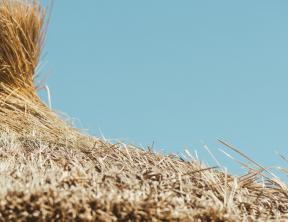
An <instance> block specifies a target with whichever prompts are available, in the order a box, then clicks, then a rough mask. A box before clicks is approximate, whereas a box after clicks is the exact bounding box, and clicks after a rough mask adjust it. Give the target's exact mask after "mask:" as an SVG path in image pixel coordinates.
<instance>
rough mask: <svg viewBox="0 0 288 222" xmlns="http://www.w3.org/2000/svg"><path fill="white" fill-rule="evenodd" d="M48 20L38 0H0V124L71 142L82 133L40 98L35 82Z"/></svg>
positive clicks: (58, 141)
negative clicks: (63, 119)
mask: <svg viewBox="0 0 288 222" xmlns="http://www.w3.org/2000/svg"><path fill="white" fill-rule="evenodd" d="M46 21H47V19H46V10H45V9H44V8H43V7H42V6H41V5H40V4H39V2H38V1H37V0H0V127H1V128H4V129H9V130H11V131H13V132H15V133H18V134H20V135H25V134H26V133H27V132H31V131H33V132H35V134H37V135H39V137H40V138H42V139H45V140H48V141H53V143H56V142H57V143H62V144H64V143H65V144H70V143H74V142H75V141H79V138H82V134H81V133H80V132H78V130H75V129H73V128H72V127H71V126H70V125H69V124H67V123H66V122H65V121H62V120H61V119H59V118H58V116H57V115H56V114H55V113H54V112H53V111H52V110H50V109H49V108H48V107H47V106H46V105H45V104H44V103H43V102H42V101H41V100H40V98H39V96H38V95H37V91H36V86H35V84H34V76H35V70H36V67H37V65H38V62H39V59H40V55H41V49H42V46H43V41H44V38H45V32H46V25H45V24H47V22H46ZM67 137H68V138H67ZM86 140H87V139H86ZM67 141H68V142H67ZM71 141H72V142H71Z"/></svg>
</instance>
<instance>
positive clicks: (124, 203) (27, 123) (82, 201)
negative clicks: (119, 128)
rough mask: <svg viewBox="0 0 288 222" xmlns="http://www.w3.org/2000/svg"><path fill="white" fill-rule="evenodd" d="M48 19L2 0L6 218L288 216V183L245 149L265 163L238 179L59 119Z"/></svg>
mask: <svg viewBox="0 0 288 222" xmlns="http://www.w3.org/2000/svg"><path fill="white" fill-rule="evenodd" d="M45 21H46V20H45V10H43V9H42V7H41V6H40V5H39V3H38V1H36V0H31V1H29V0H24V1H21V0H0V221H239V220H244V221H254V220H258V221H267V220H269V221H273V220H275V221H280V220H282V221H287V220H288V187H287V185H286V184H284V183H282V182H281V181H279V180H277V179H276V178H273V177H272V178H271V175H270V176H269V177H268V176H265V175H262V173H263V172H264V171H267V170H266V169H265V168H263V167H261V166H260V165H259V164H258V163H256V162H254V161H253V160H250V159H249V158H248V157H247V156H245V155H243V154H242V155H243V156H244V157H245V158H246V159H248V160H249V161H250V162H251V163H253V164H254V165H255V166H256V168H255V169H253V168H251V167H249V166H248V170H249V173H247V174H246V175H243V176H241V177H235V176H231V175H228V174H227V173H225V171H221V170H218V171H217V170H215V169H213V168H207V167H206V166H204V165H203V164H201V162H199V160H197V159H196V158H195V157H193V156H192V155H190V154H189V153H188V156H187V157H186V158H185V160H183V159H181V158H179V157H177V156H173V155H168V156H164V155H160V154H157V153H154V152H152V151H151V150H148V151H145V150H143V149H140V148H137V147H134V146H131V145H125V144H122V143H119V144H112V143H110V142H109V141H105V140H100V139H95V138H92V137H89V136H84V135H82V134H81V133H80V132H79V131H77V130H76V129H74V128H73V127H71V126H70V125H69V124H67V123H66V122H64V121H62V120H61V119H59V118H58V116H57V115H56V114H55V113H54V112H53V111H52V110H50V109H49V108H48V107H47V106H46V105H45V104H44V103H42V102H41V100H40V99H39V97H38V95H37V93H36V87H35V85H34V80H33V79H34V76H35V69H36V67H37V64H38V61H39V57H40V53H41V48H42V44H43V40H44V34H45V28H43V27H45V24H46V22H45ZM226 145H228V144H226ZM228 146H229V145H228ZM230 148H231V149H232V150H234V151H237V150H236V149H234V148H233V147H231V146H230ZM240 154H241V153H240ZM259 176H262V177H264V178H265V180H264V181H263V183H259V182H258V178H259Z"/></svg>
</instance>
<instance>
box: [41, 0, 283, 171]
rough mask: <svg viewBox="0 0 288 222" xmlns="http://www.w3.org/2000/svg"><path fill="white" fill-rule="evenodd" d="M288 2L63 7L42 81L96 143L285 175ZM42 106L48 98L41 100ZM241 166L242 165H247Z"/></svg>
mask: <svg viewBox="0 0 288 222" xmlns="http://www.w3.org/2000/svg"><path fill="white" fill-rule="evenodd" d="M287 7H288V2H287V1H266V0H261V1H260V0H255V1H248V0H243V1H230V0H229V1H228V0H227V1H223V0H219V1H212V0H210V1H208V0H207V1H206V0H205V1H191V0H189V1H188V0H183V1H170V0H158V1H155V0H154V1H151V0H146V1H132V0H123V1H110V0H109V1H97V0H86V1H85V3H83V2H82V1H69V3H68V1H57V0H55V1H54V6H53V11H52V17H51V20H50V26H49V31H48V33H47V39H46V46H45V48H44V53H43V56H42V62H41V63H42V64H43V67H44V68H43V69H42V70H41V75H42V78H43V79H44V80H46V79H47V81H46V83H47V85H48V86H49V88H50V90H51V97H52V106H53V108H54V109H56V110H58V111H61V112H64V113H66V114H67V116H69V118H70V119H72V120H73V121H74V123H75V124H76V126H77V127H79V128H83V129H87V130H88V132H89V133H90V134H92V135H95V136H98V137H102V136H104V137H105V138H107V139H113V140H115V141H116V140H121V141H124V142H126V143H132V144H136V145H138V146H143V147H147V146H148V145H153V147H154V148H155V150H158V151H159V152H163V153H176V154H181V153H183V152H184V150H185V149H187V150H189V151H190V152H191V153H193V152H194V151H195V150H196V151H197V153H198V154H199V156H200V159H201V160H203V162H207V163H208V164H210V165H215V162H213V158H211V156H210V155H209V153H208V152H207V151H206V150H205V148H204V146H205V145H207V146H208V147H209V149H210V150H211V152H213V153H214V155H215V156H216V158H217V159H218V161H220V163H221V164H223V166H226V167H228V168H229V169H230V170H231V171H232V172H233V171H234V172H240V171H239V169H240V166H239V165H238V164H236V163H235V161H233V160H231V159H229V158H228V157H226V156H224V155H223V153H221V152H220V151H219V149H223V150H225V151H228V152H229V153H231V154H233V156H235V157H237V158H238V157H239V156H238V155H237V154H235V153H233V152H231V151H229V150H228V149H226V148H225V147H224V146H223V145H221V144H220V143H219V142H217V138H222V139H224V140H225V141H227V142H229V143H231V144H233V145H234V146H236V147H237V148H239V149H240V150H241V151H242V152H244V153H246V154H248V155H249V156H250V157H251V158H253V159H255V160H256V161H258V162H259V163H261V164H263V165H264V166H278V165H281V166H284V167H285V166H287V164H288V163H285V162H283V161H282V160H281V159H280V158H279V156H278V155H277V152H279V153H281V154H283V155H286V154H287V156H288V151H287V147H288V136H287V135H288V99H287V97H288V14H287ZM41 97H42V98H43V99H44V100H45V99H46V95H45V93H44V92H41ZM239 158H240V157H239Z"/></svg>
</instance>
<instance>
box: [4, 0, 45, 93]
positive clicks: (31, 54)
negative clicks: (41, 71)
mask: <svg viewBox="0 0 288 222" xmlns="http://www.w3.org/2000/svg"><path fill="white" fill-rule="evenodd" d="M44 23H45V10H43V9H42V7H41V6H40V5H39V3H38V2H37V1H20V0H12V1H11V0H1V1H0V83H1V85H3V84H5V86H6V87H10V88H12V89H18V90H20V91H21V92H22V93H25V94H33V95H34V94H35V87H34V84H33V76H34V74H35V69H36V67H37V64H38V61H39V57H40V54H41V48H42V43H43V39H44V34H45V33H44V32H43V31H44V30H43V25H44Z"/></svg>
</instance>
